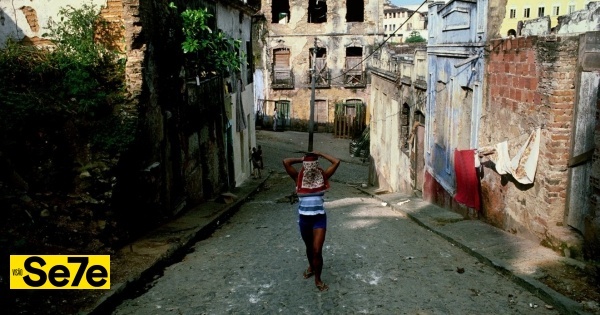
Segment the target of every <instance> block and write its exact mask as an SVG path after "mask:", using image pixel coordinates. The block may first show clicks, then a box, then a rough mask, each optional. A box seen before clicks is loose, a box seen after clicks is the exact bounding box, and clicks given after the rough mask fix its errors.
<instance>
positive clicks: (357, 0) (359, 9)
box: [346, 0, 365, 22]
mask: <svg viewBox="0 0 600 315" xmlns="http://www.w3.org/2000/svg"><path fill="white" fill-rule="evenodd" d="M364 11H365V5H364V3H363V0H346V22H363V21H364V19H365V12H364Z"/></svg>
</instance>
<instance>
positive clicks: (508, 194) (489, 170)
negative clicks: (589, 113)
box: [480, 36, 579, 240]
mask: <svg viewBox="0 0 600 315" xmlns="http://www.w3.org/2000/svg"><path fill="white" fill-rule="evenodd" d="M578 45H579V41H578V37H576V36H574V37H567V36H565V37H558V38H556V37H550V36H548V37H519V38H516V39H507V40H492V41H491V42H490V45H489V46H488V56H487V59H488V64H487V67H488V68H487V73H488V75H487V83H488V84H487V99H488V102H487V103H486V105H485V108H484V112H483V115H482V117H483V118H482V124H481V133H480V146H481V147H483V146H489V145H492V146H493V145H495V144H496V143H499V142H502V141H505V140H508V141H509V144H510V143H511V142H514V143H515V146H520V145H521V144H522V143H523V142H524V141H525V140H526V137H527V135H528V134H530V133H531V132H532V130H534V129H535V128H536V127H541V128H542V133H541V141H540V154H539V160H538V164H537V173H536V177H535V181H534V183H533V184H532V185H523V184H520V183H518V182H517V181H515V180H514V179H513V178H512V176H510V175H503V176H501V175H499V174H498V173H496V172H495V170H494V168H493V163H492V162H491V161H487V162H485V164H484V165H485V166H486V168H485V169H484V177H483V179H482V180H481V181H482V182H481V185H482V203H483V216H484V219H485V220H487V221H488V222H489V223H491V224H493V225H496V226H498V227H500V228H503V229H505V230H508V231H511V232H514V233H521V234H524V235H525V236H531V235H535V236H536V237H537V238H539V239H542V240H543V239H547V238H551V236H552V234H554V232H553V231H554V230H556V229H561V228H560V226H561V225H562V221H563V217H564V211H565V202H566V189H567V170H568V168H567V162H568V159H569V152H570V145H571V144H570V135H571V132H572V126H571V125H572V119H573V106H574V97H575V74H576V73H577V72H576V70H577V56H578ZM511 153H512V152H511ZM511 157H512V156H511Z"/></svg>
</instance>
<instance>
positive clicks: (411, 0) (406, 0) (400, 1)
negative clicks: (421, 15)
mask: <svg viewBox="0 0 600 315" xmlns="http://www.w3.org/2000/svg"><path fill="white" fill-rule="evenodd" d="M422 2H423V0H392V3H393V4H395V5H397V6H399V7H400V6H403V5H413V4H421V3H422Z"/></svg>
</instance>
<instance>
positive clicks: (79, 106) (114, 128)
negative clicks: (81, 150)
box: [0, 5, 135, 159]
mask: <svg viewBox="0 0 600 315" xmlns="http://www.w3.org/2000/svg"><path fill="white" fill-rule="evenodd" d="M58 20H59V22H56V23H53V24H50V25H48V29H49V32H48V34H44V37H46V38H48V39H50V40H51V41H52V42H53V43H54V45H55V46H53V47H51V48H49V49H40V48H36V47H32V46H23V45H21V44H19V43H16V42H14V41H8V42H7V44H6V47H5V49H3V50H0V80H2V84H0V115H1V116H2V118H3V119H2V120H3V123H2V124H0V132H1V133H2V134H3V135H4V136H3V138H1V139H0V151H4V152H5V153H6V152H8V151H12V152H13V154H11V155H16V156H13V159H18V158H19V157H18V153H19V152H18V150H17V151H14V150H15V149H16V147H18V146H20V145H23V144H24V143H28V142H31V141H32V139H31V137H34V135H35V134H38V135H39V134H52V135H54V137H55V138H61V139H63V140H64V139H70V140H73V139H77V140H75V141H76V142H77V143H79V144H89V145H90V146H91V148H92V150H97V151H103V150H105V151H110V152H113V153H116V152H119V151H121V150H123V149H124V148H125V147H126V146H127V145H128V143H129V142H130V141H131V140H132V137H133V136H132V135H133V128H134V126H135V123H133V122H131V121H125V120H124V119H121V118H120V117H119V116H120V115H119V112H120V111H121V110H120V107H121V106H122V105H123V103H124V102H125V91H124V77H125V75H124V60H123V59H120V58H119V54H118V51H115V50H114V49H110V48H108V47H107V46H106V45H105V44H103V43H100V42H98V41H97V40H96V37H97V34H100V33H103V32H105V29H106V28H107V27H110V24H109V23H107V22H106V21H105V20H103V19H102V18H100V17H99V15H98V13H97V10H96V9H95V8H94V6H91V5H83V6H82V7H81V8H80V9H76V8H73V7H70V6H69V7H66V8H61V10H60V11H59V16H58ZM65 126H73V127H74V128H71V127H68V128H67V127H65ZM63 140H61V141H63ZM64 141H67V140H64Z"/></svg>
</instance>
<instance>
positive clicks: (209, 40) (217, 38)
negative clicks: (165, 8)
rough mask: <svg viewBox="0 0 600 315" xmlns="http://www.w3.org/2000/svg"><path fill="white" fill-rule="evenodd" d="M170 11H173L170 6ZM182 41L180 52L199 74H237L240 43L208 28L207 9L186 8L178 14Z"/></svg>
mask: <svg viewBox="0 0 600 315" xmlns="http://www.w3.org/2000/svg"><path fill="white" fill-rule="evenodd" d="M170 6H171V8H174V9H176V7H175V5H174V4H173V3H171V4H170ZM180 16H181V22H182V30H183V35H184V41H183V42H182V43H181V49H182V50H183V52H184V53H185V54H186V56H187V58H188V60H189V61H191V63H192V64H194V66H195V68H196V69H195V70H196V71H197V72H198V74H202V73H219V74H224V73H228V72H237V71H240V70H241V67H242V60H245V57H244V54H243V52H242V51H241V50H240V47H241V41H240V40H237V39H233V38H231V37H229V36H227V34H225V33H224V32H222V31H221V30H216V31H213V30H212V29H211V28H210V26H209V25H208V23H207V22H208V19H209V18H211V17H212V14H210V13H209V12H208V10H207V9H205V8H201V9H186V10H185V11H183V12H182V13H181V15H180Z"/></svg>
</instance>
